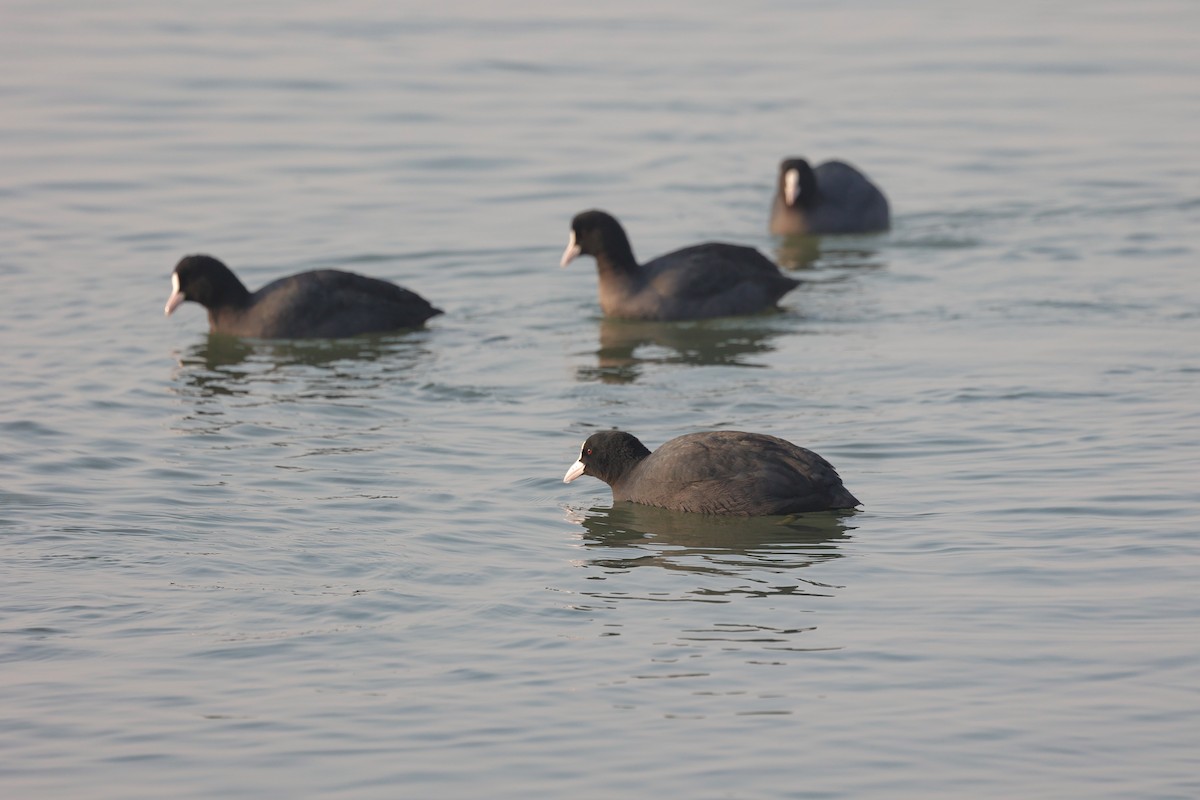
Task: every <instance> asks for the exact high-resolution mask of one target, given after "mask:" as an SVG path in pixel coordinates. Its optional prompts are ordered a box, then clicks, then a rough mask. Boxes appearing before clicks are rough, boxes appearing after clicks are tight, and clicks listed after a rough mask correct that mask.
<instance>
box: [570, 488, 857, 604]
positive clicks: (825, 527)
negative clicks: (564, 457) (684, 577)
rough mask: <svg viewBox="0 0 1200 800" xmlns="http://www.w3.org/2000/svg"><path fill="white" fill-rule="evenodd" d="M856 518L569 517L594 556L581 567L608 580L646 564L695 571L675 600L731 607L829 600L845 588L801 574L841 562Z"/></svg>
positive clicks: (637, 508)
mask: <svg viewBox="0 0 1200 800" xmlns="http://www.w3.org/2000/svg"><path fill="white" fill-rule="evenodd" d="M853 515H854V512H853V511H844V512H819V513H812V514H797V515H793V516H789V517H749V518H746V517H720V516H709V515H704V514H688V513H683V512H678V511H667V510H665V509H660V508H654V507H652V506H643V505H638V504H636V503H616V504H615V505H614V506H613V507H612V508H596V509H591V510H589V511H588V512H586V513H585V514H573V515H572V520H573V521H574V522H577V523H578V524H580V525H581V526H582V527H583V528H584V531H585V532H584V534H583V537H582V538H583V543H584V546H585V547H586V548H587V550H588V556H589V557H588V558H587V559H586V560H585V561H584V562H582V566H585V567H592V568H600V569H602V570H604V572H605V574H606V575H613V574H619V573H624V572H628V571H630V570H632V569H634V568H635V567H647V566H652V567H661V568H662V569H666V570H676V571H679V572H684V573H692V574H694V575H696V576H697V577H699V578H701V579H702V580H701V581H700V582H698V583H696V584H695V585H689V587H688V589H687V590H686V592H685V594H686V595H687V596H686V597H684V598H673V599H688V600H708V601H710V602H727V601H728V598H730V597H731V596H735V595H744V596H754V597H765V596H769V595H785V594H805V595H827V594H831V593H832V592H833V590H835V589H837V588H840V587H837V586H832V585H829V584H824V583H821V582H819V581H816V580H814V579H808V578H802V577H800V576H799V575H798V574H796V571H797V570H799V569H802V568H804V567H810V566H813V565H814V564H819V563H821V562H824V561H828V560H830V559H834V558H839V557H840V553H839V552H838V547H839V545H840V543H842V542H843V541H845V540H847V539H848V538H849V537H850V531H852V530H853V529H854V526H853V525H852V524H850V522H851V519H852V517H853ZM601 579H603V578H601ZM655 599H666V598H663V597H658V598H655Z"/></svg>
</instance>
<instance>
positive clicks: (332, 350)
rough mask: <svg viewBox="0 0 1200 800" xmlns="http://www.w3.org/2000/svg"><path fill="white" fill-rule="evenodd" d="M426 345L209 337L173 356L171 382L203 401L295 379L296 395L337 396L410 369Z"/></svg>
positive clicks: (415, 341)
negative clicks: (259, 385) (172, 379)
mask: <svg viewBox="0 0 1200 800" xmlns="http://www.w3.org/2000/svg"><path fill="white" fill-rule="evenodd" d="M424 342H425V337H424V335H422V334H420V333H418V334H412V333H408V334H389V335H385V336H360V337H352V338H348V339H314V340H302V341H300V340H298V341H286V342H281V341H264V340H254V339H240V338H237V337H233V336H225V335H221V334H209V335H208V337H207V338H206V339H204V340H203V341H201V342H199V343H197V344H195V345H192V346H191V347H189V348H188V349H187V351H186V352H184V353H182V354H180V355H178V356H177V358H178V368H177V370H176V374H175V376H174V378H175V382H176V383H177V384H180V385H181V392H182V393H185V394H193V395H198V396H202V397H212V396H216V395H243V394H247V393H248V392H249V391H250V388H251V386H252V385H254V384H259V383H268V384H274V385H276V387H282V386H285V385H288V384H291V383H293V382H296V381H298V382H299V385H297V386H294V387H293V389H294V391H296V393H298V394H311V393H314V392H316V393H319V394H322V396H326V397H340V396H345V395H347V394H352V393H353V392H354V391H355V388H356V387H358V388H362V387H363V386H373V385H376V384H378V383H379V382H380V381H382V380H384V379H385V378H387V377H389V376H392V375H394V374H395V373H397V372H404V371H406V370H408V369H410V368H411V367H412V366H413V365H414V364H415V363H417V362H418V361H420V360H421V359H422V358H424V357H425V356H426V355H427V354H428V350H427V348H426V347H425V344H424Z"/></svg>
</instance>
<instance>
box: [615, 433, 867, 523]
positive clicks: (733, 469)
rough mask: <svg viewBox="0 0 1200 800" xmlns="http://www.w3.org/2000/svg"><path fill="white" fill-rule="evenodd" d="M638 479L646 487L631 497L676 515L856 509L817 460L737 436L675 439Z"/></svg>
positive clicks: (764, 439) (778, 442)
mask: <svg viewBox="0 0 1200 800" xmlns="http://www.w3.org/2000/svg"><path fill="white" fill-rule="evenodd" d="M637 478H638V483H639V485H640V486H641V487H644V488H642V489H641V490H640V491H639V492H638V495H637V496H635V497H631V498H630V499H632V500H634V501H635V502H643V503H647V504H649V505H657V506H662V507H666V508H675V509H677V510H680V511H697V512H701V513H706V514H746V515H754V516H757V515H767V514H788V513H794V512H800V511H813V510H819V509H827V508H848V507H851V506H854V505H858V501H857V500H855V499H854V497H853V496H852V495H850V493H849V492H848V491H846V489H845V488H844V487H843V486H842V483H841V479H840V478H839V477H838V474H837V471H836V470H835V469H834V468H833V466H832V465H831V464H830V463H829V462H828V461H826V460H825V459H824V458H822V457H821V456H819V455H817V454H816V453H814V452H812V451H811V450H806V449H805V448H802V447H797V446H796V445H794V444H792V443H790V442H787V441H785V440H783V439H778V438H775V437H773V436H766V435H763V434H753V433H742V432H739V431H715V432H709V433H700V434H689V435H687V436H681V437H679V438H678V439H673V440H671V441H670V442H667V443H666V444H664V445H663V446H662V447H660V448H659V449H658V450H657V451H655V452H654V454H653V455H652V456H651V457H650V458H648V459H647V460H646V461H644V462H643V463H642V464H641V465H640V466H639V467H638V470H637Z"/></svg>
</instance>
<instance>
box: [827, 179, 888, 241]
mask: <svg viewBox="0 0 1200 800" xmlns="http://www.w3.org/2000/svg"><path fill="white" fill-rule="evenodd" d="M815 173H816V176H817V185H818V186H819V187H820V188H821V205H822V208H821V209H820V210H819V213H821V214H823V217H822V223H823V224H824V225H825V226H827V227H828V228H829V229H830V230H831V231H834V232H836V231H838V230H844V231H845V232H853V231H856V230H873V229H880V228H886V227H887V226H888V222H889V219H888V217H889V210H888V202H887V198H886V197H884V195H883V193H882V192H881V191H880V190H879V188H878V187H876V186H875V184H873V183H872V182H871V181H870V179H869V178H867V176H866V175H864V174H862V173H861V172H859V171H858V170H857V169H855V168H854V167H852V166H851V165H849V164H847V163H845V162H844V161H827V162H825V163H824V164H822V165H821V166H819V167H817V168H816V170H815Z"/></svg>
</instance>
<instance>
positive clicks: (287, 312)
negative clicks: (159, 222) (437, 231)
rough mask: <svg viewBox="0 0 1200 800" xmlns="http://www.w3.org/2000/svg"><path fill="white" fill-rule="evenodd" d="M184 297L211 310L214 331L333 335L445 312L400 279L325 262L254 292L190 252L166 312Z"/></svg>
mask: <svg viewBox="0 0 1200 800" xmlns="http://www.w3.org/2000/svg"><path fill="white" fill-rule="evenodd" d="M184 300H192V301H194V302H197V303H199V304H200V305H202V306H204V307H205V308H207V309H208V325H209V330H211V331H212V332H213V333H227V334H230V335H233V336H249V337H257V338H262V339H335V338H338V337H342V336H357V335H359V334H363V333H383V332H386V331H394V330H401V329H404V328H417V327H420V326H421V325H422V324H424V322H425V320H427V319H429V318H430V317H433V316H436V315H438V314H441V313H442V312H441V310H440V309H437V308H434V307H433V306H431V305H430V304H429V303H428V302H427V301H426V300H425V299H424V298H423V297H421V296H420V295H418V294H416V293H415V292H410V291H409V290H408V289H403V288H401V287H399V286H397V285H396V284H394V283H390V282H388V281H381V280H378V279H376V278H368V277H366V276H363V275H356V274H354V273H353V272H342V271H340V270H335V269H321V270H315V271H313V272H301V273H299V274H297V275H291V276H289V277H287V278H280V279H279V280H277V281H273V282H271V283H268V284H267V285H266V286H264V287H263V288H261V289H259V290H258V291H257V292H253V293H251V292H249V291H248V290H247V289H246V287H245V286H243V285H242V282H241V281H240V280H238V279H237V276H236V275H234V274H233V272H232V271H231V270H230V269H229V267H227V266H225V265H224V264H222V263H221V262H220V261H218V260H217V259H215V258H213V257H211V256H202V255H195V256H185V257H184V258H183V259H182V260H181V261H180V262H179V264H178V265H176V267H175V271H174V272H173V273H172V274H171V296H170V298H169V299H168V300H167V307H166V314H167V316H170V315H171V312H172V311H174V310H175V309H176V308H177V307H178V306H179V304H180V303H182V302H183V301H184Z"/></svg>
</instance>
